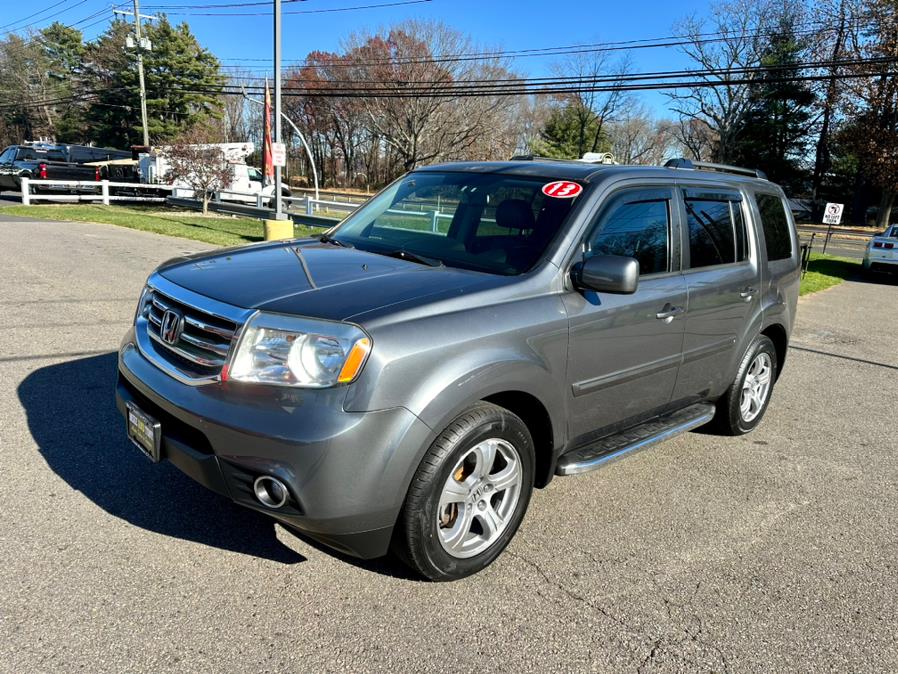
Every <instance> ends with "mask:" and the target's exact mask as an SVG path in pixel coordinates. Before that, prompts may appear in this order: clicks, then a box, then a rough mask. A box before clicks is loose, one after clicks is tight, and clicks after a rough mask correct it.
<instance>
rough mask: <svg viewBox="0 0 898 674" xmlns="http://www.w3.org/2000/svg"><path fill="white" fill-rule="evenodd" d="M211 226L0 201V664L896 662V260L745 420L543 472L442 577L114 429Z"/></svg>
mask: <svg viewBox="0 0 898 674" xmlns="http://www.w3.org/2000/svg"><path fill="white" fill-rule="evenodd" d="M205 247H206V246H204V245H202V244H198V243H195V242H190V241H184V240H179V239H173V238H166V237H162V236H158V235H154V234H149V233H144V232H136V231H131V230H126V229H120V228H116V227H112V226H105V225H90V224H71V223H47V222H24V221H16V220H14V219H11V218H6V219H3V221H0V671H2V672H10V673H13V672H15V673H19V672H24V671H64V672H70V671H86V672H92V673H93V672H169V671H171V672H176V671H177V672H195V671H233V672H237V671H255V672H284V671H303V672H321V671H358V672H362V671H365V672H367V671H375V672H391V673H394V674H395V673H397V672H406V671H433V672H454V671H466V672H468V671H507V672H520V671H587V670H588V671H634V670H639V671H683V670H689V671H732V672H743V671H757V672H769V671H789V670H793V671H794V670H801V671H820V670H835V671H896V670H898V607H896V601H895V598H896V596H898V535H896V526H898V456H896V454H898V443H896V440H895V413H894V407H895V401H896V400H898V349H896V348H895V334H896V333H898V312H895V310H894V309H895V299H896V297H898V286H896V285H895V284H894V283H867V282H860V281H858V282H847V283H845V284H843V285H841V286H838V287H836V288H833V289H831V290H827V291H824V292H821V293H818V294H817V295H814V296H811V297H809V298H807V299H805V300H802V301H801V303H800V308H799V317H798V325H797V327H796V330H795V335H794V348H793V349H791V350H790V353H789V357H788V361H787V363H786V368H785V371H784V373H783V376H782V378H781V380H780V382H779V384H778V385H777V387H776V389H775V391H774V398H773V401H772V404H771V407H770V409H769V412H768V414H767V418H766V419H765V421H764V423H763V424H762V425H761V426H760V427H759V428H758V429H757V431H756V432H754V433H752V434H751V435H748V436H745V437H742V438H722V437H717V436H714V435H709V434H703V433H700V432H699V433H690V434H688V435H685V436H681V437H679V438H676V439H674V440H672V441H669V442H667V443H665V444H663V445H659V446H657V447H655V448H653V449H652V450H650V451H646V452H643V453H640V454H638V455H635V456H632V457H630V458H628V459H626V460H623V461H619V462H617V463H615V464H612V465H609V466H608V467H607V468H605V469H603V470H601V471H599V472H595V473H591V474H588V475H586V476H582V477H568V478H557V479H556V480H555V481H554V482H553V483H552V484H551V485H550V487H549V488H548V489H546V490H543V491H541V492H538V493H537V494H536V495H535V497H534V499H533V501H532V504H531V507H530V511H529V513H528V514H527V517H526V519H525V521H524V524H523V526H522V528H521V530H520V532H519V533H518V535H517V537H516V538H515V540H514V541H513V542H512V544H511V546H510V547H509V549H508V550H507V551H506V553H505V554H504V555H503V556H502V557H501V558H500V559H499V560H498V561H497V563H495V564H494V565H493V566H491V567H490V568H489V569H487V570H486V571H484V572H483V573H480V574H478V575H476V576H474V577H472V578H469V579H466V580H464V581H460V582H457V583H452V584H430V583H424V582H420V581H418V580H416V579H414V578H411V577H409V575H408V574H407V573H406V572H405V570H404V568H403V567H402V566H400V565H399V564H398V563H396V562H392V561H389V560H381V561H374V562H358V561H355V560H351V559H349V558H346V557H343V556H341V555H338V554H336V553H333V552H330V551H328V550H326V549H323V548H320V547H317V546H315V545H313V544H312V543H310V542H309V541H307V540H304V539H300V538H297V537H296V536H294V535H292V534H290V533H288V532H286V531H285V530H283V529H282V528H280V527H279V526H276V525H275V524H273V523H272V521H270V520H268V519H267V518H265V517H264V516H262V515H259V514H256V513H254V512H250V511H246V510H243V509H240V508H238V507H237V506H235V505H233V504H231V503H229V502H228V501H227V500H225V499H223V498H220V497H218V496H215V495H214V494H212V493H210V492H207V491H205V490H204V489H203V488H202V487H200V486H198V485H196V484H195V483H193V482H192V481H191V480H189V479H188V478H186V477H184V476H183V475H181V474H180V473H179V472H178V471H177V470H176V469H175V468H174V467H172V466H171V465H168V464H161V465H158V466H154V465H151V464H150V463H149V462H148V461H146V460H145V459H144V458H143V457H142V456H141V455H140V454H139V453H138V452H137V450H136V449H135V448H134V447H133V446H131V445H130V444H129V443H128V442H127V440H126V439H125V437H124V432H123V428H122V422H121V420H120V418H119V415H118V413H117V412H116V410H115V408H114V403H113V397H112V385H113V378H114V373H115V355H114V352H115V349H116V347H117V344H118V341H119V339H120V337H121V335H122V334H123V333H124V331H125V330H126V328H127V325H128V323H129V321H130V320H131V318H132V315H133V312H134V307H135V302H136V299H137V294H138V291H139V289H140V287H141V285H142V283H143V281H144V279H145V277H146V275H147V273H148V272H149V271H150V270H151V269H152V268H153V266H155V265H156V264H157V263H158V262H159V261H161V260H163V259H165V258H167V257H170V256H173V255H178V254H181V253H184V252H190V251H197V250H200V249H203V248H205Z"/></svg>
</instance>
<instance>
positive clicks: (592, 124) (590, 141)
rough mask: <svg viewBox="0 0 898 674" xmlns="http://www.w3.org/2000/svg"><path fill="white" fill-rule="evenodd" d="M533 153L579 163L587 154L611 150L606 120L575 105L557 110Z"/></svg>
mask: <svg viewBox="0 0 898 674" xmlns="http://www.w3.org/2000/svg"><path fill="white" fill-rule="evenodd" d="M531 149H532V151H533V153H534V154H536V155H540V156H543V157H552V158H553V159H579V158H580V157H582V156H583V155H584V154H585V153H586V152H607V151H609V150H610V149H611V143H610V141H609V140H608V137H607V133H606V131H605V129H604V125H603V123H602V120H600V119H599V118H598V117H597V116H596V115H594V114H591V113H590V112H589V111H587V110H584V108H583V107H582V106H579V105H577V103H575V102H567V103H565V104H564V105H561V106H558V107H555V108H553V109H552V112H551V113H550V114H549V118H548V119H547V120H546V124H545V126H544V127H543V129H542V131H540V134H539V138H538V139H537V140H536V141H534V143H533V147H532V148H531Z"/></svg>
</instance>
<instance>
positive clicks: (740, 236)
mask: <svg viewBox="0 0 898 674" xmlns="http://www.w3.org/2000/svg"><path fill="white" fill-rule="evenodd" d="M686 223H687V226H688V228H689V266H690V267H691V268H692V269H696V268H698V267H710V266H712V265H715V264H730V263H733V262H741V261H743V260H746V259H748V238H747V235H746V232H745V221H744V218H743V216H742V203H741V197H739V196H738V195H734V196H733V198H732V199H727V198H725V197H723V196H721V197H719V198H713V199H712V198H697V197H691V196H690V195H689V194H688V193H687V194H686Z"/></svg>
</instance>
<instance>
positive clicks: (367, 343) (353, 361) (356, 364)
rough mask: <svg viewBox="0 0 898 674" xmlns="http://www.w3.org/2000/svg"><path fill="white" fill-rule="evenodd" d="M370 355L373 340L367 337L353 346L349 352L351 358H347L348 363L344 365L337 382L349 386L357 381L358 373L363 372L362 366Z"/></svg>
mask: <svg viewBox="0 0 898 674" xmlns="http://www.w3.org/2000/svg"><path fill="white" fill-rule="evenodd" d="M369 353H371V340H370V339H368V338H367V337H364V338H362V339H360V340H359V341H357V342H356V343H355V344H353V345H352V348H351V349H350V350H349V356H347V358H346V362H345V363H344V364H343V369H342V370H340V375H339V376H338V377H337V381H338V382H339V383H341V384H348V383H349V382H351V381H352V380H353V379H355V378H356V376H357V375H358V373H359V372H361V371H362V365H364V364H365V361H366V360H367V359H368V354H369Z"/></svg>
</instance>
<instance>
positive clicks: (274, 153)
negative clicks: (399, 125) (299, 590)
mask: <svg viewBox="0 0 898 674" xmlns="http://www.w3.org/2000/svg"><path fill="white" fill-rule="evenodd" d="M271 163H272V164H274V165H275V166H286V165H287V146H286V145H285V144H284V143H272V144H271ZM840 213H841V211H840Z"/></svg>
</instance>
